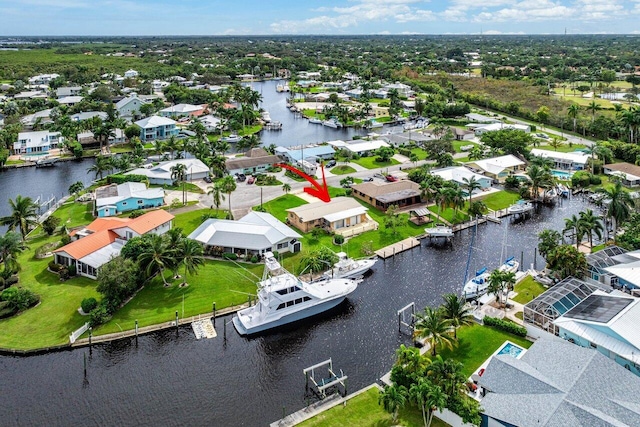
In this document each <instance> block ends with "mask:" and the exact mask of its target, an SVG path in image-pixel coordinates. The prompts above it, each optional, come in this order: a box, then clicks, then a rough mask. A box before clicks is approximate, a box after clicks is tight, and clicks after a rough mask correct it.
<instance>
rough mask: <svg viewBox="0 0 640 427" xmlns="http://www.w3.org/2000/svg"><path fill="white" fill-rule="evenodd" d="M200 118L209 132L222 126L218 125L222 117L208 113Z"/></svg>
mask: <svg viewBox="0 0 640 427" xmlns="http://www.w3.org/2000/svg"><path fill="white" fill-rule="evenodd" d="M198 120H200V123H202V124H203V125H204V127H205V129H206V130H207V132H215V131H219V130H220V128H219V127H218V126H219V125H220V119H219V118H218V117H216V116H213V115H211V114H207V115H206V116H200V117H199V118H198Z"/></svg>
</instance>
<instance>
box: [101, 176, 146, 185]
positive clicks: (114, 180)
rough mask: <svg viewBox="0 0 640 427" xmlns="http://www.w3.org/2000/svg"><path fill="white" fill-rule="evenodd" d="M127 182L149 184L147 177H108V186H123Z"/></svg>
mask: <svg viewBox="0 0 640 427" xmlns="http://www.w3.org/2000/svg"><path fill="white" fill-rule="evenodd" d="M125 182H147V177H146V176H144V175H121V174H115V175H109V176H108V177H107V184H122V183H125Z"/></svg>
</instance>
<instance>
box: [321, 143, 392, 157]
mask: <svg viewBox="0 0 640 427" xmlns="http://www.w3.org/2000/svg"><path fill="white" fill-rule="evenodd" d="M328 144H329V145H333V146H334V148H335V149H336V150H347V151H349V152H351V153H352V154H358V155H360V156H369V155H372V154H373V153H374V152H375V151H376V150H377V149H378V148H380V147H389V144H388V143H387V142H386V141H383V140H381V139H374V140H371V141H365V140H358V141H357V142H346V143H345V142H344V141H340V140H337V141H330V142H329V143H328Z"/></svg>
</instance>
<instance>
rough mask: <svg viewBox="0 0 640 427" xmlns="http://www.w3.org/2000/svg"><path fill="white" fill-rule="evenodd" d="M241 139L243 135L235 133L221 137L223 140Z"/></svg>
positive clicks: (234, 140)
mask: <svg viewBox="0 0 640 427" xmlns="http://www.w3.org/2000/svg"><path fill="white" fill-rule="evenodd" d="M241 139H242V137H241V136H240V135H236V134H235V133H232V134H231V135H229V136H223V137H222V138H221V140H222V141H224V142H239V141H240V140H241Z"/></svg>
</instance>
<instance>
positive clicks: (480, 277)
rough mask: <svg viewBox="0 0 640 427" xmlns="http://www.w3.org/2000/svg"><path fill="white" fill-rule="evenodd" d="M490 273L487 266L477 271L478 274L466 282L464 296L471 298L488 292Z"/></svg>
mask: <svg viewBox="0 0 640 427" xmlns="http://www.w3.org/2000/svg"><path fill="white" fill-rule="evenodd" d="M489 275H490V273H489V271H488V270H487V267H484V268H483V269H481V270H478V271H476V276H475V277H474V278H473V279H471V280H469V281H468V282H467V283H465V284H464V287H463V288H462V296H463V297H464V298H465V299H471V298H475V297H479V296H481V295H484V294H486V293H487V288H489Z"/></svg>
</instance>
